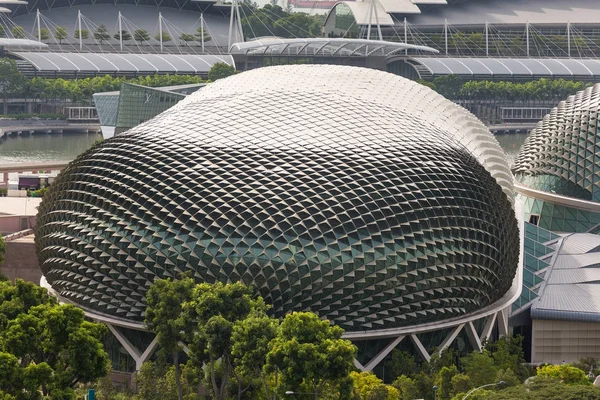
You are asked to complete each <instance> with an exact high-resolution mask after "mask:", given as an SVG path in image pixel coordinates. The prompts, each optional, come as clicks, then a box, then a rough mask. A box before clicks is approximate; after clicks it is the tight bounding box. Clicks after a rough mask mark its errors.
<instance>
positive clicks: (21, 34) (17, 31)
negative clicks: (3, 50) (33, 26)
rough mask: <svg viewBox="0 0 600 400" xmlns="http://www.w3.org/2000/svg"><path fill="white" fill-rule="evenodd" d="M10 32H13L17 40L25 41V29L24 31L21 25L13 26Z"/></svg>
mask: <svg viewBox="0 0 600 400" xmlns="http://www.w3.org/2000/svg"><path fill="white" fill-rule="evenodd" d="M10 31H11V32H12V35H13V37H14V38H15V39H24V38H25V36H26V34H25V29H23V27H22V26H19V25H15V26H13V27H12V29H11V30H10Z"/></svg>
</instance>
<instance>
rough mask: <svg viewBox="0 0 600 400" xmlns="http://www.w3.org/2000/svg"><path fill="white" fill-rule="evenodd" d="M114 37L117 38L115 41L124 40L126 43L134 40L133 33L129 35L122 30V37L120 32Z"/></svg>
mask: <svg viewBox="0 0 600 400" xmlns="http://www.w3.org/2000/svg"><path fill="white" fill-rule="evenodd" d="M113 37H114V38H115V40H121V39H122V40H123V41H124V42H127V41H129V40H131V39H132V37H131V33H129V31H126V30H122V31H121V34H120V35H119V32H117V33H115V34H114V35H113Z"/></svg>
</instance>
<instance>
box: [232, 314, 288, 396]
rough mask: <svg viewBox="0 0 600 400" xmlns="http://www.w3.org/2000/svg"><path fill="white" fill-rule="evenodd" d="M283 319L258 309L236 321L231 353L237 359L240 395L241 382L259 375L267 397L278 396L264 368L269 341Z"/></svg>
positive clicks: (235, 369) (236, 367)
mask: <svg viewBox="0 0 600 400" xmlns="http://www.w3.org/2000/svg"><path fill="white" fill-rule="evenodd" d="M278 326H279V321H278V320H276V319H274V318H270V317H268V316H267V315H265V314H263V313H256V315H251V316H249V317H248V318H245V319H243V320H238V321H236V322H235V323H234V325H233V333H232V336H231V338H232V341H233V345H232V350H231V354H232V356H233V358H234V359H235V368H234V373H235V375H236V380H237V382H238V396H240V395H241V394H242V388H240V387H239V385H240V384H241V383H242V382H244V381H248V380H250V379H252V378H256V377H258V378H259V379H260V381H261V383H262V386H263V390H264V392H265V396H266V398H267V399H272V398H274V397H276V395H275V393H273V392H272V391H271V389H270V387H269V382H268V376H267V374H266V373H265V372H264V367H265V365H266V359H267V353H268V348H269V342H271V340H273V338H274V337H275V335H276V334H277V327H278Z"/></svg>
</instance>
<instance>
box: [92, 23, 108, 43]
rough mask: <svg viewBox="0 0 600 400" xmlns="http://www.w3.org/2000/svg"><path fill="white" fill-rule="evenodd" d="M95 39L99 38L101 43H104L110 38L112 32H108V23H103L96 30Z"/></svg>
mask: <svg viewBox="0 0 600 400" xmlns="http://www.w3.org/2000/svg"><path fill="white" fill-rule="evenodd" d="M94 39H96V40H98V41H99V42H100V45H102V44H103V43H104V42H105V41H106V40H109V39H110V33H108V29H107V28H106V25H104V24H102V25H100V26H98V28H96V31H95V32H94Z"/></svg>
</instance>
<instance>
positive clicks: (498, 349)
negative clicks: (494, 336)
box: [485, 335, 529, 381]
mask: <svg viewBox="0 0 600 400" xmlns="http://www.w3.org/2000/svg"><path fill="white" fill-rule="evenodd" d="M485 349H486V350H487V351H488V354H490V355H491V356H492V358H493V359H494V364H495V365H496V367H498V368H499V369H501V370H506V371H508V370H510V371H512V372H513V373H514V374H515V375H516V377H517V378H518V379H519V380H520V381H524V380H525V379H526V378H527V377H528V376H529V373H528V371H527V368H525V367H524V366H523V364H524V363H525V354H524V353H523V336H520V335H518V336H515V337H509V336H504V337H501V338H499V339H498V340H496V341H495V342H487V343H486V344H485Z"/></svg>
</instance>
